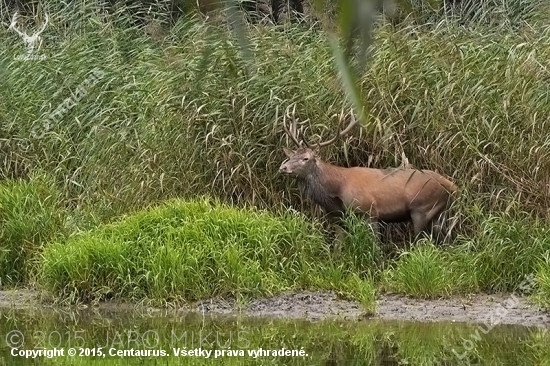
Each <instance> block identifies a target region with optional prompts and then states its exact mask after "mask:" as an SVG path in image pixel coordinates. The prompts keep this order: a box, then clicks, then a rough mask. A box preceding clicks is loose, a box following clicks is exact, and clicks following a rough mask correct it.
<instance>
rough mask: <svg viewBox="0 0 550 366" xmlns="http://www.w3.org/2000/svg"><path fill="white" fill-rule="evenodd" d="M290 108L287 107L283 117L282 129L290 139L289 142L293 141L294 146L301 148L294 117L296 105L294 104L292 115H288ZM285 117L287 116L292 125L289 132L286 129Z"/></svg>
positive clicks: (296, 122)
mask: <svg viewBox="0 0 550 366" xmlns="http://www.w3.org/2000/svg"><path fill="white" fill-rule="evenodd" d="M290 107H291V106H288V107H287V109H286V112H285V114H284V116H283V129H284V130H285V132H286V134H287V135H288V137H290V138H291V140H292V141H294V143H295V144H296V145H298V147H302V142H301V141H300V140H299V139H298V130H297V125H298V121H296V116H295V113H296V104H294V108H293V110H292V115H291V114H290ZM287 116H289V117H290V118H291V119H292V122H291V123H292V125H291V127H290V130H289V129H288V127H287V125H286V117H287Z"/></svg>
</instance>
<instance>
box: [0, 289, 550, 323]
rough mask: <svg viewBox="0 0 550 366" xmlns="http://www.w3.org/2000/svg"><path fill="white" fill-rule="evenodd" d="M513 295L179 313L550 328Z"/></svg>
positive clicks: (387, 298) (309, 302)
mask: <svg viewBox="0 0 550 366" xmlns="http://www.w3.org/2000/svg"><path fill="white" fill-rule="evenodd" d="M511 296H512V295H509V294H496V295H486V294H477V295H473V296H471V297H464V298H458V297H453V298H449V299H436V300H422V299H413V298H409V297H406V296H403V295H395V294H389V295H382V296H381V297H380V298H379V299H378V301H377V306H376V311H375V314H370V313H368V312H366V311H365V310H364V309H363V307H362V306H361V305H360V304H358V303H356V302H353V301H349V300H344V299H340V298H338V296H337V295H336V294H334V293H331V292H322V291H303V292H291V293H285V294H281V295H277V296H273V297H270V298H261V299H256V300H253V301H251V302H250V303H248V304H246V305H245V306H244V307H242V308H241V307H239V305H238V304H237V302H236V301H234V300H219V299H212V300H208V301H202V302H200V303H197V304H194V305H192V306H186V307H184V308H181V309H178V310H179V311H183V312H189V311H190V312H198V313H204V314H223V315H233V314H237V313H238V314H241V315H247V316H254V317H271V318H280V319H306V320H310V321H318V320H324V319H340V320H352V321H357V320H360V319H378V320H399V321H420V322H441V321H448V322H464V323H483V322H490V321H491V316H493V318H492V322H493V323H498V324H513V325H523V326H538V327H546V328H550V314H549V313H547V312H544V311H542V310H540V309H539V308H538V307H537V306H535V305H534V304H531V303H530V302H529V301H528V300H527V299H526V298H524V297H511ZM47 303H48V301H47V300H46V299H45V297H43V296H41V295H40V293H39V292H38V291H34V290H13V291H0V309H2V308H4V309H5V308H27V307H37V306H41V307H42V306H45V305H47ZM510 304H512V305H510ZM99 308H103V309H106V310H116V309H119V310H131V309H132V308H133V306H132V305H131V304H128V303H122V304H117V303H113V302H108V303H103V304H100V305H99ZM499 309H500V310H499ZM503 309H504V310H503ZM149 310H154V309H149ZM503 311H504V313H503Z"/></svg>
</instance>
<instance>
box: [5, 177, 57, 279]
mask: <svg viewBox="0 0 550 366" xmlns="http://www.w3.org/2000/svg"><path fill="white" fill-rule="evenodd" d="M63 223H64V210H63V209H62V207H61V196H60V192H59V190H58V189H57V187H56V185H55V183H54V182H53V181H52V179H51V177H48V176H45V175H38V174H34V175H33V177H32V179H31V180H29V181H23V180H12V181H2V182H0V288H1V287H5V286H13V285H18V284H22V283H23V282H27V283H28V282H29V281H31V279H32V278H31V277H32V276H33V271H34V269H35V267H36V263H35V262H36V261H37V260H38V258H37V254H38V253H39V251H40V248H41V247H42V245H43V244H44V243H45V242H47V241H49V240H52V239H53V238H55V237H57V236H59V235H62V234H63V232H64V227H63Z"/></svg>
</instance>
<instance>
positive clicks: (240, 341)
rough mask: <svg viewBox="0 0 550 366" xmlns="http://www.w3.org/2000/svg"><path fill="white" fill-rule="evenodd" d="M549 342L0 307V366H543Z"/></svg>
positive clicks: (473, 328) (522, 334)
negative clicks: (32, 365)
mask: <svg viewBox="0 0 550 366" xmlns="http://www.w3.org/2000/svg"><path fill="white" fill-rule="evenodd" d="M549 341H550V335H549V334H548V331H547V330H546V329H544V328H527V327H521V326H504V325H501V326H495V327H494V328H492V329H490V328H488V326H487V325H467V324H461V323H416V322H389V321H380V320H368V319H365V320H362V321H359V322H357V321H354V322H345V321H322V322H308V321H295V320H294V321H289V320H276V319H260V318H237V317H220V316H210V315H207V316H201V315H200V314H182V313H177V312H158V311H157V312H151V313H147V312H137V311H135V310H127V311H122V310H117V311H92V310H84V311H60V310H55V311H54V310H50V309H41V310H36V309H34V310H9V309H8V310H5V309H4V310H0V365H27V364H36V365H43V364H48V365H50V364H63V365H88V364H97V365H99V364H101V365H104V364H106V365H144V364H147V365H187V364H189V365H211V364H216V365H241V364H254V365H550V342H549ZM12 347H17V348H12ZM54 349H57V351H55V352H56V353H57V356H55V357H51V358H50V357H48V356H52V354H53V352H54ZM71 349H72V351H71V352H73V351H74V352H75V354H76V355H75V356H70V355H68V352H70V350H71ZM40 350H42V351H41V352H44V350H48V352H49V354H48V355H43V354H39V352H40ZM33 351H34V353H33ZM273 352H275V355H274V354H273ZM139 353H141V355H136V354H139ZM61 354H62V355H61ZM143 354H148V355H149V356H144V355H143ZM25 355H28V356H29V358H26V357H25ZM33 357H34V358H33Z"/></svg>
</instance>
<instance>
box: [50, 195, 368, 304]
mask: <svg viewBox="0 0 550 366" xmlns="http://www.w3.org/2000/svg"><path fill="white" fill-rule="evenodd" d="M43 256H44V258H43V261H42V272H41V274H42V277H41V282H42V283H43V284H44V286H45V287H46V288H47V289H48V290H50V291H52V292H53V293H56V294H57V295H58V296H61V297H62V298H66V299H69V301H73V302H74V301H79V300H84V301H98V300H104V299H110V298H118V299H125V300H132V301H143V300H151V301H153V302H156V303H170V302H180V301H196V300H201V299H206V298H212V297H217V296H233V297H237V298H249V297H254V296H266V295H270V294H275V293H278V292H281V291H284V290H298V289H303V288H315V287H321V288H326V289H339V287H338V286H340V287H341V288H342V291H344V292H346V293H349V294H351V296H354V297H358V298H359V299H361V300H362V301H364V302H365V303H368V302H372V301H373V293H372V290H373V287H372V284H367V283H365V282H364V281H362V280H360V279H359V278H357V277H354V276H353V275H352V274H351V271H350V270H349V269H348V270H346V271H344V272H343V275H344V281H343V283H336V284H332V283H330V282H329V281H327V275H326V273H328V271H329V268H328V267H327V266H330V263H331V260H330V257H329V252H328V247H327V245H326V244H325V243H324V239H323V236H322V234H321V232H320V231H319V228H318V227H316V225H315V224H310V223H308V222H307V221H305V220H304V218H303V217H302V216H301V215H299V214H297V213H292V212H289V213H286V214H284V215H283V216H280V217H278V216H274V215H272V214H269V213H267V212H261V211H257V210H254V209H236V208H232V207H229V206H226V205H221V204H218V203H215V202H212V201H208V200H194V201H188V202H184V201H172V202H169V203H166V204H165V205H162V206H160V207H156V208H152V209H149V210H147V211H144V212H138V213H136V214H135V215H132V216H129V217H127V218H125V219H123V220H121V221H119V222H116V223H113V224H110V225H107V226H105V227H102V228H99V229H97V230H94V231H91V232H88V233H84V234H81V235H78V236H75V237H72V238H70V239H68V240H67V241H63V242H58V243H55V244H51V245H49V246H48V247H46V248H45V250H44V253H43Z"/></svg>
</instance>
